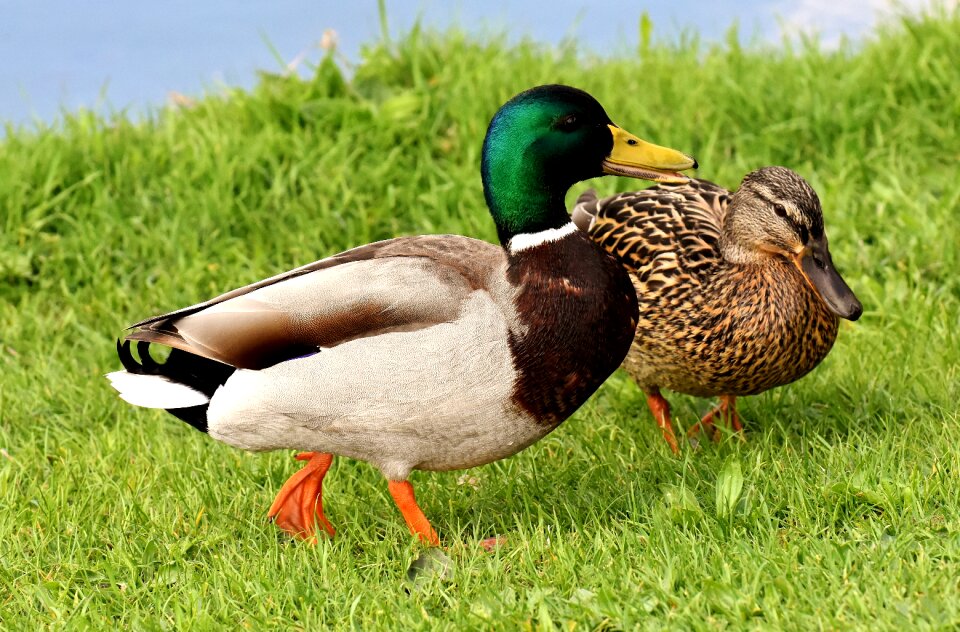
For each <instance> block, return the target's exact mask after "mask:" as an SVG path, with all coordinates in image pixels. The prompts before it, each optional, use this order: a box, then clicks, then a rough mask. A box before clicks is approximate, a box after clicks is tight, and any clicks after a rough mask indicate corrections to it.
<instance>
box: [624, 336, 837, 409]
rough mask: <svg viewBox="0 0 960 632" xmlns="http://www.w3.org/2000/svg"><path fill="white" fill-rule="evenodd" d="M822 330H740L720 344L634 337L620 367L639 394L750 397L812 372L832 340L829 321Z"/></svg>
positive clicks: (667, 338) (681, 338) (684, 339)
mask: <svg viewBox="0 0 960 632" xmlns="http://www.w3.org/2000/svg"><path fill="white" fill-rule="evenodd" d="M830 324H832V325H833V326H832V327H830V326H829V325H830ZM824 329H825V330H826V331H824V332H822V333H821V332H820V331H819V330H818V328H817V327H816V326H815V325H814V324H813V323H811V324H810V325H809V326H807V325H806V324H805V325H804V326H798V327H796V329H794V330H791V331H790V332H789V334H783V335H780V334H778V333H775V334H773V335H766V333H767V332H763V333H764V334H765V335H752V332H749V331H740V332H738V333H739V336H736V337H734V336H729V337H726V339H725V340H711V339H710V338H709V337H707V338H706V339H705V340H702V341H701V340H694V339H692V338H691V339H686V338H683V337H668V336H663V337H660V336H644V337H641V336H639V335H638V337H637V339H635V340H634V343H633V346H632V347H631V349H630V352H629V353H628V354H627V357H626V359H625V360H624V363H623V366H624V368H625V369H626V370H627V372H628V373H629V374H630V376H631V377H633V379H634V380H635V381H636V382H637V384H639V385H640V386H641V388H644V389H645V390H650V389H653V388H666V389H669V390H672V391H676V392H678V393H686V394H688V395H694V396H697V397H714V396H718V395H756V394H757V393H762V392H763V391H766V390H768V389H771V388H774V387H777V386H782V385H784V384H789V383H790V382H793V381H795V380H798V379H800V378H801V377H803V376H804V375H806V374H807V373H809V372H810V371H812V370H813V369H814V368H815V367H816V366H817V365H818V364H819V363H820V361H821V360H823V358H824V357H826V355H827V353H829V351H830V348H831V347H832V346H833V342H834V340H835V339H836V325H835V324H834V323H828V325H827V326H826V327H824ZM726 340H732V341H733V342H732V343H731V342H726Z"/></svg>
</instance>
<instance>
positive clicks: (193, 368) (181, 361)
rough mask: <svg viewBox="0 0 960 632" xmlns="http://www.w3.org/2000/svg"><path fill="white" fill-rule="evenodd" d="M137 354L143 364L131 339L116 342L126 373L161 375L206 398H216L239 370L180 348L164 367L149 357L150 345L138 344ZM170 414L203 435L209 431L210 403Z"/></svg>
mask: <svg viewBox="0 0 960 632" xmlns="http://www.w3.org/2000/svg"><path fill="white" fill-rule="evenodd" d="M137 353H138V354H139V356H140V362H137V360H136V359H135V358H134V357H133V353H131V351H130V341H129V340H124V341H123V342H121V341H120V340H117V355H118V356H120V362H121V363H122V364H123V368H124V369H125V370H126V371H127V372H129V373H135V374H137V375H162V376H163V377H165V378H167V379H169V380H172V381H174V382H177V383H179V384H184V385H186V386H189V387H190V388H193V389H196V390H198V391H200V392H201V393H203V394H204V395H206V396H207V397H213V394H214V393H215V392H216V390H217V389H218V388H220V386H222V385H223V383H224V382H226V381H227V378H229V377H230V376H231V375H232V374H233V372H234V371H235V370H236V369H234V368H233V367H232V366H230V365H227V364H223V363H222V362H217V361H216V360H210V359H207V358H203V357H201V356H198V355H194V354H192V353H187V352H186V351H181V350H180V349H171V350H170V355H169V357H167V360H166V362H164V363H163V364H161V363H159V362H157V361H156V360H154V359H153V357H152V356H151V355H150V343H149V342H143V341H140V342H137ZM167 412H168V413H170V414H171V415H173V416H174V417H177V418H179V419H182V420H183V421H185V422H187V423H188V424H190V425H191V426H193V427H194V428H196V429H197V430H199V431H200V432H206V431H207V404H203V405H201V406H191V407H189V408H168V409H167Z"/></svg>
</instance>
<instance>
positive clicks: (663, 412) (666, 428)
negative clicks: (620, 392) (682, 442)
mask: <svg viewBox="0 0 960 632" xmlns="http://www.w3.org/2000/svg"><path fill="white" fill-rule="evenodd" d="M647 406H648V407H649V408H650V412H651V413H653V419H654V421H656V422H657V426H658V427H659V428H660V432H662V433H663V438H664V439H665V440H666V442H667V445H669V446H670V449H671V450H673V453H674V454H680V448H678V447H677V438H676V437H675V436H674V434H673V424H672V423H671V421H670V403H669V402H668V401H667V400H666V399H664V398H663V395H661V394H660V391H659V389H657V390H653V391H651V392H649V393H647Z"/></svg>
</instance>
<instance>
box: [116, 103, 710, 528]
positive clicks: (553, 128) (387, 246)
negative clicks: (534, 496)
mask: <svg viewBox="0 0 960 632" xmlns="http://www.w3.org/2000/svg"><path fill="white" fill-rule="evenodd" d="M695 164H696V163H695V161H694V160H693V159H692V158H689V157H687V156H685V155H683V154H681V153H679V152H676V151H673V150H671V149H666V148H664V147H658V146H656V145H651V144H649V143H645V142H644V141H642V140H640V139H638V138H637V137H635V136H633V135H631V134H629V133H627V132H625V131H624V130H622V129H621V128H619V127H617V126H616V125H614V124H613V123H612V122H611V121H610V119H609V118H608V117H607V114H606V112H604V110H603V107H601V105H600V104H599V103H597V101H596V100H595V99H594V98H593V97H591V96H590V95H588V94H587V93H585V92H583V91H581V90H577V89H574V88H570V87H566V86H557V85H553V86H541V87H538V88H533V89H531V90H528V91H526V92H523V93H521V94H519V95H517V96H516V97H514V98H513V99H511V100H510V101H509V102H508V103H507V104H506V105H504V106H503V107H501V108H500V110H499V111H498V112H497V113H496V115H495V116H494V117H493V120H492V121H491V123H490V127H489V129H488V130H487V135H486V138H485V140H484V144H483V160H482V178H483V190H484V194H485V197H486V201H487V205H488V206H489V209H490V214H491V215H492V216H493V220H494V222H495V223H496V226H497V233H498V236H499V238H500V246H495V245H493V244H489V243H486V242H483V241H478V240H475V239H470V238H467V237H460V236H456V235H435V236H420V237H401V238H398V239H391V240H388V241H381V242H377V243H373V244H369V245H366V246H361V247H358V248H354V249H352V250H348V251H346V252H343V253H340V254H338V255H334V256H332V257H329V258H327V259H323V260H321V261H317V262H315V263H311V264H308V265H306V266H303V267H301V268H297V269H295V270H291V271H290V272H286V273H284V274H280V275H278V276H275V277H272V278H269V279H266V280H264V281H259V282H257V283H254V284H252V285H248V286H246V287H243V288H240V289H238V290H234V291H232V292H228V293H226V294H223V295H221V296H218V297H216V298H214V299H211V300H209V301H206V302H204V303H199V304H197V305H193V306H191V307H187V308H184V309H180V310H177V311H175V312H171V313H169V314H164V315H162V316H156V317H154V318H148V319H146V320H143V321H140V322H139V323H137V324H136V325H133V327H135V328H137V330H136V331H135V332H133V333H131V334H129V335H127V336H126V341H125V342H124V343H123V344H120V343H119V342H118V343H117V346H118V352H119V355H120V359H121V361H122V363H123V366H124V368H125V369H126V370H125V371H118V372H116V373H111V374H110V375H109V376H108V377H109V379H110V381H111V382H112V384H113V386H114V388H116V389H117V390H118V391H120V396H121V397H122V398H123V399H124V400H126V401H127V402H130V403H131V404H134V405H137V406H145V407H148V408H165V409H167V410H168V411H169V412H171V413H172V414H174V415H175V416H177V417H179V418H180V419H182V420H184V421H186V422H187V423H189V424H190V425H192V426H194V427H195V428H197V429H198V430H201V431H203V432H206V433H208V434H209V435H210V436H212V437H213V438H215V439H218V440H220V441H223V442H224V443H227V444H229V445H232V446H235V447H238V448H243V449H246V450H255V451H260V450H276V449H281V448H292V449H298V450H306V451H308V452H306V453H305V454H300V455H298V457H297V458H299V459H301V460H306V461H308V463H307V465H306V466H305V467H304V468H303V469H302V470H300V471H299V472H298V473H297V474H295V475H294V476H293V477H292V478H290V480H288V481H287V482H286V484H284V486H283V488H282V489H281V490H280V493H279V495H278V496H277V498H276V501H275V502H274V503H273V506H272V507H271V508H270V511H269V515H270V516H271V517H273V518H275V520H276V523H277V524H278V525H279V526H280V527H281V528H283V529H284V530H286V531H289V532H291V533H293V534H296V535H300V536H302V537H310V536H312V534H313V532H314V531H315V526H316V525H317V521H319V526H320V527H322V528H323V529H324V530H325V531H327V532H328V533H329V534H330V535H333V533H334V529H333V527H332V526H331V525H330V523H329V522H328V521H327V519H326V517H325V516H324V514H323V506H322V503H321V483H322V481H323V477H324V475H325V474H326V472H327V469H328V468H329V467H330V463H331V460H332V458H333V455H334V454H339V455H343V456H348V457H351V458H355V459H361V460H364V461H368V462H370V463H372V464H373V465H375V466H377V467H378V468H379V469H380V471H381V472H382V473H383V475H384V476H385V477H386V478H387V480H388V481H389V490H390V493H391V495H392V496H393V499H394V501H395V502H396V504H397V506H398V507H399V509H400V512H401V513H402V514H403V517H404V519H405V520H406V523H407V526H408V527H409V529H410V531H411V533H413V534H415V535H417V536H419V538H420V539H421V540H423V541H424V542H427V543H430V544H434V545H436V544H438V542H439V541H438V538H437V534H436V532H435V531H434V530H433V528H432V527H431V526H430V523H429V522H428V521H427V519H426V517H425V516H424V515H423V512H422V511H421V510H420V508H419V507H418V506H417V503H416V500H415V498H414V493H413V487H412V486H411V484H410V483H409V482H407V480H406V479H407V476H408V475H409V474H410V471H411V470H415V469H420V470H439V471H443V470H453V469H461V468H468V467H474V466H477V465H482V464H484V463H489V462H491V461H495V460H497V459H502V458H505V457H507V456H510V455H512V454H515V453H516V452H519V451H520V450H522V449H523V448H525V447H527V446H528V445H530V444H532V443H534V442H535V441H537V440H538V439H540V438H541V437H543V436H544V435H546V434H547V433H549V432H550V431H551V430H553V429H554V428H556V427H557V425H558V424H559V423H560V422H561V421H563V420H564V419H566V418H567V417H569V416H570V415H571V414H572V413H573V412H574V411H575V410H577V408H579V407H580V405H581V404H583V403H584V401H586V400H587V398H588V397H590V395H591V394H592V393H593V392H594V391H595V390H596V389H597V388H598V387H599V386H600V384H601V383H602V382H603V381H604V380H605V379H606V378H607V376H609V375H610V374H611V373H612V372H613V371H614V370H616V368H617V367H618V366H619V365H620V363H621V361H622V360H623V358H624V356H625V355H626V353H627V350H628V349H629V347H630V341H631V340H632V339H633V332H634V328H635V326H636V316H637V302H636V298H635V295H634V290H633V286H632V285H631V283H630V279H629V275H627V274H626V272H625V271H624V270H623V268H622V267H621V266H620V265H619V264H618V263H617V262H616V261H615V260H614V259H612V258H611V257H609V256H608V255H607V254H606V253H605V252H604V251H603V250H602V249H601V248H600V247H599V246H597V245H596V244H595V243H594V242H593V241H591V240H590V238H589V237H587V235H586V234H584V233H583V232H581V231H579V230H577V228H576V226H575V225H574V224H573V223H571V222H570V218H569V217H568V216H567V213H566V208H565V206H564V194H565V193H566V191H567V189H568V188H569V187H570V186H571V185H572V184H574V183H575V182H578V181H580V180H583V179H586V178H593V177H595V176H600V175H602V174H605V173H608V174H619V175H626V176H632V177H639V178H647V179H652V180H663V181H683V180H685V179H686V178H685V177H684V176H682V175H681V174H679V173H677V171H679V170H684V169H688V168H691V167H693V166H695ZM131 340H135V341H138V345H137V346H138V350H139V355H140V363H137V362H136V361H135V360H134V358H133V356H132V354H131V352H130V342H129V341H131ZM153 343H155V344H160V345H165V346H167V347H172V351H171V352H170V355H169V357H168V359H167V361H166V362H165V363H163V364H159V363H157V362H156V361H154V360H153V359H152V358H151V357H150V354H149V351H148V348H149V345H150V344H153Z"/></svg>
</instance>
